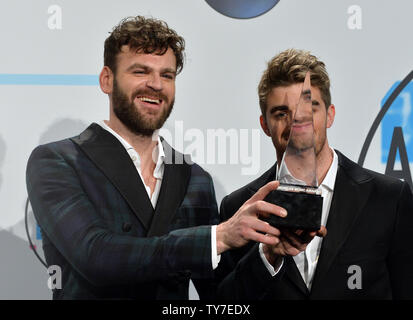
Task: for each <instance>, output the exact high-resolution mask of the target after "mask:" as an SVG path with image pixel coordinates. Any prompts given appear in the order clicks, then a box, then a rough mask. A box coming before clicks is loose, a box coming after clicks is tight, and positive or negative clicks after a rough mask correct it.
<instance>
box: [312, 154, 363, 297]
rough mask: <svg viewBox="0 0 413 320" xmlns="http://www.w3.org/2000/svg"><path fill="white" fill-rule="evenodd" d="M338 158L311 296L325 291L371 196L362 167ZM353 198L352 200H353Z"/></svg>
mask: <svg viewBox="0 0 413 320" xmlns="http://www.w3.org/2000/svg"><path fill="white" fill-rule="evenodd" d="M336 153H337V155H338V158H339V167H338V171H337V177H336V183H335V186H334V195H333V199H332V202H331V207H330V212H329V215H328V219H327V226H326V227H327V236H326V237H325V238H324V239H323V242H322V246H321V251H320V256H319V260H318V264H317V268H316V271H315V275H314V280H313V285H312V290H311V294H312V295H313V294H314V293H316V292H317V289H318V288H322V287H323V285H322V284H321V283H322V279H323V276H324V275H325V274H327V272H328V270H329V268H330V267H331V264H332V262H333V260H334V258H335V257H336V255H337V253H338V252H339V250H340V249H341V247H342V245H343V244H344V242H345V241H346V239H347V237H348V235H349V233H350V231H351V228H352V226H353V224H354V222H355V221H356V218H357V216H358V215H359V213H360V212H361V211H362V209H363V207H364V206H365V204H366V201H367V199H368V197H369V193H370V189H369V184H364V182H365V181H366V180H365V176H364V174H363V172H362V171H361V170H359V167H358V166H357V165H356V164H354V163H352V162H351V161H350V160H349V159H347V158H345V157H344V156H343V155H342V154H341V153H339V152H338V151H336ZM350 199H351V200H350Z"/></svg>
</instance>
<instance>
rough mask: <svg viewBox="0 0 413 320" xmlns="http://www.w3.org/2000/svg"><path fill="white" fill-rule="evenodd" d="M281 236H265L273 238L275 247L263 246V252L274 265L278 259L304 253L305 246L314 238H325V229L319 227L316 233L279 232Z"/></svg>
mask: <svg viewBox="0 0 413 320" xmlns="http://www.w3.org/2000/svg"><path fill="white" fill-rule="evenodd" d="M280 232H281V234H280V236H278V237H274V236H272V235H267V237H271V238H274V242H276V244H275V245H268V244H263V247H262V249H263V252H264V254H265V257H266V258H267V260H268V262H269V263H270V264H272V265H274V263H275V261H276V260H277V258H278V257H284V256H287V255H289V256H296V255H297V254H299V253H300V252H302V251H304V250H305V248H306V247H307V245H308V244H309V243H310V242H311V240H313V238H314V237H315V236H318V237H325V236H326V234H327V229H326V228H325V227H324V226H321V227H320V229H319V230H317V231H311V232H310V231H305V230H295V231H292V230H288V229H282V230H280Z"/></svg>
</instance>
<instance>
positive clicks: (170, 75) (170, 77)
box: [162, 73, 174, 80]
mask: <svg viewBox="0 0 413 320" xmlns="http://www.w3.org/2000/svg"><path fill="white" fill-rule="evenodd" d="M162 76H163V77H164V78H166V79H170V80H173V79H174V76H173V75H172V74H169V73H167V74H164V75H162Z"/></svg>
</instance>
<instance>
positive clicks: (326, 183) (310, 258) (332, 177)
mask: <svg viewBox="0 0 413 320" xmlns="http://www.w3.org/2000/svg"><path fill="white" fill-rule="evenodd" d="M331 150H332V152H333V162H332V163H331V165H330V168H329V169H328V171H327V174H326V176H325V178H324V180H323V182H322V183H321V185H320V186H319V187H318V189H319V190H321V195H322V197H323V209H322V213H321V225H323V226H325V225H326V223H327V219H328V213H329V211H330V206H331V200H332V198H333V193H334V184H335V182H336V176H337V169H338V157H337V154H336V152H335V151H334V150H333V149H331ZM322 241H323V238H320V237H317V236H316V237H314V239H313V240H311V242H310V243H309V244H308V245H307V247H306V249H305V251H303V252H300V253H299V254H298V255H296V256H295V257H293V259H294V261H295V263H296V265H297V268H298V270H299V271H300V274H301V276H302V278H303V280H304V282H305V284H306V285H307V288H308V289H309V290H311V285H312V282H313V278H314V272H315V269H316V267H317V262H318V257H319V255H320V250H321V243H322ZM260 255H261V259H262V260H263V262H264V264H265V266H266V267H267V269H268V271H269V272H270V273H271V275H272V276H274V275H276V274H277V273H278V271H279V270H280V269H281V267H282V264H283V261H278V265H276V268H275V269H274V267H273V266H272V265H271V264H270V263H269V262H268V261H267V259H266V258H265V255H264V254H263V251H262V244H260ZM282 260H284V259H282Z"/></svg>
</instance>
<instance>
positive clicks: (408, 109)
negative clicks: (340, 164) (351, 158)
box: [358, 71, 413, 190]
mask: <svg viewBox="0 0 413 320" xmlns="http://www.w3.org/2000/svg"><path fill="white" fill-rule="evenodd" d="M412 80H413V71H411V72H410V73H409V74H408V75H407V77H406V78H404V79H403V81H397V82H396V83H394V85H393V86H392V87H391V88H390V90H389V91H388V92H387V93H386V95H385V97H384V98H383V100H382V105H383V106H382V108H381V109H380V112H379V114H378V115H377V117H376V119H375V120H374V122H373V125H372V126H371V128H370V131H369V133H368V135H367V138H366V141H365V142H364V145H363V148H362V150H361V153H360V157H359V160H358V164H359V165H361V166H362V165H363V163H364V160H365V159H366V155H367V151H368V149H369V147H370V144H371V141H372V140H373V137H374V134H375V132H376V130H377V129H378V127H379V125H380V124H381V129H382V130H381V162H382V163H385V164H386V170H385V174H386V175H389V176H392V177H395V178H399V179H403V180H404V181H406V182H407V183H408V184H409V185H410V187H411V188H412V190H413V182H412V175H411V170H410V162H413V110H412V105H413V83H412V82H411V81H412Z"/></svg>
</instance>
